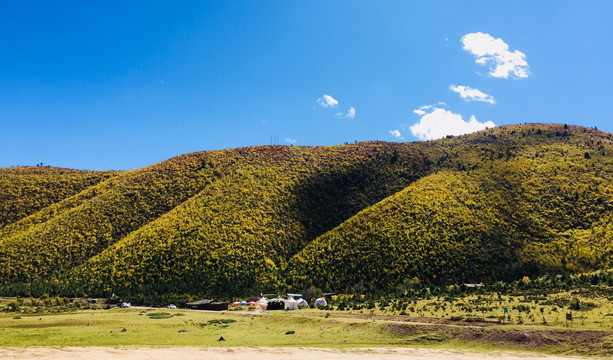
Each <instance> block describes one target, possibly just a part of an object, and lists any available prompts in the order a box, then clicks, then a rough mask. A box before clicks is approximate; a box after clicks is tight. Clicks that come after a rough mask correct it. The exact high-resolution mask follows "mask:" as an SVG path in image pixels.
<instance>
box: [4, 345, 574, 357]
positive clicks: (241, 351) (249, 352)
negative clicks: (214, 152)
mask: <svg viewBox="0 0 613 360" xmlns="http://www.w3.org/2000/svg"><path fill="white" fill-rule="evenodd" d="M407 358H410V359H422V360H431V359H432V360H433V359H442V360H475V359H476V360H494V359H503V360H504V359H507V360H520V359H521V360H570V359H574V360H577V359H580V358H577V357H572V358H570V357H558V356H548V355H539V354H534V353H514V352H500V351H493V352H488V353H473V352H468V351H456V350H441V349H420V348H360V349H345V350H337V349H320V348H236V347H226V348H196V347H174V348H147V347H139V348H135V347H126V348H117V349H115V348H106V347H80V348H77V347H65V348H60V349H51V348H18V349H17V348H13V349H0V359H6V360H9V359H11V360H12V359H20V360H21V359H36V360H56V359H65V360H85V359H87V360H92V359H100V360H111V359H130V360H168V359H181V360H192V359H207V360H239V359H250V360H287V359H316V360H349V359H352V360H353V359H358V360H362V359H363V360H367V359H368V360H384V359H385V360H396V359H407Z"/></svg>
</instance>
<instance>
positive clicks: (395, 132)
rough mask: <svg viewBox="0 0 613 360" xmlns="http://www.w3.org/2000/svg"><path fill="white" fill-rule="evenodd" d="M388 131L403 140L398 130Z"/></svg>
mask: <svg viewBox="0 0 613 360" xmlns="http://www.w3.org/2000/svg"><path fill="white" fill-rule="evenodd" d="M389 133H390V134H392V136H393V137H395V138H396V139H399V140H403V139H404V138H403V137H402V134H401V133H400V131H398V130H390V131H389Z"/></svg>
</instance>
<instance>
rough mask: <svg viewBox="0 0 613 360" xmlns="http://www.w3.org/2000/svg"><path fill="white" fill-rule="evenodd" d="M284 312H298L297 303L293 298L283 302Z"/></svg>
mask: <svg viewBox="0 0 613 360" xmlns="http://www.w3.org/2000/svg"><path fill="white" fill-rule="evenodd" d="M285 310H298V303H297V302H296V300H294V298H293V297H291V296H290V297H289V298H288V299H287V300H285Z"/></svg>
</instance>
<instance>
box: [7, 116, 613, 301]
mask: <svg viewBox="0 0 613 360" xmlns="http://www.w3.org/2000/svg"><path fill="white" fill-rule="evenodd" d="M612 141H613V139H612V135H611V134H609V133H606V132H601V131H597V130H595V129H588V128H582V127H576V126H566V125H555V124H526V125H515V126H505V127H498V128H493V129H488V130H485V131H482V132H478V133H473V134H469V135H463V136H458V137H449V138H446V139H440V140H436V141H429V142H417V143H383V142H367V143H356V144H346V145H342V146H332V147H297V146H256V147H250V148H238V149H230V150H220V151H208V152H201V153H193V154H186V155H182V156H178V157H175V158H172V159H169V160H167V161H163V162H160V163H158V164H154V165H151V166H148V167H145V168H142V169H137V170H132V171H117V172H85V171H76V170H75V171H72V170H70V171H69V170H64V169H56V168H45V167H36V168H5V169H0V185H1V186H0V199H2V202H1V204H2V205H1V206H0V212H2V214H1V215H0V219H3V220H2V221H3V223H0V262H1V263H2V264H3V266H2V267H1V268H0V294H2V295H7V296H21V297H40V296H42V295H43V294H49V295H51V296H56V295H58V296H61V297H65V296H66V297H85V296H90V297H91V296H95V297H110V296H111V294H113V293H114V294H117V295H119V296H121V297H123V298H126V299H130V300H134V301H137V302H141V303H152V304H153V303H157V304H163V303H166V302H168V301H169V300H175V299H187V298H190V297H196V298H197V297H213V298H222V299H230V298H233V297H239V296H249V295H253V294H259V293H269V292H284V291H288V290H290V291H302V290H304V289H308V288H310V287H315V288H319V289H321V290H322V291H326V292H327V291H333V292H350V291H351V289H352V288H354V287H356V286H362V287H364V288H365V289H367V291H368V292H369V293H379V294H382V293H396V292H397V290H398V289H401V290H402V289H406V288H410V286H411V284H412V283H413V282H419V283H421V284H423V285H424V286H426V285H427V286H430V287H431V288H434V287H439V288H440V287H446V286H451V285H453V284H462V283H464V282H467V283H481V282H483V283H484V284H495V283H496V282H497V281H504V282H509V281H514V280H517V279H522V278H523V277H524V276H527V277H529V278H532V279H535V278H537V277H539V276H541V275H544V274H578V273H584V272H585V273H589V272H593V271H597V270H601V269H609V268H611V267H612V265H611V259H612V258H613V225H612V224H613V221H612V220H613V219H612V217H613V205H611V197H612V195H613V184H612V183H611V182H612V179H613V176H612V175H613V158H612V156H611V154H612V146H611V145H612ZM54 187H57V188H61V189H65V190H62V191H58V192H57V193H56V192H54V191H52V190H53V189H54ZM50 189H51V190H50ZM50 194H54V195H53V196H51V195H50ZM24 198H27V199H28V200H27V201H26V200H23V199H24ZM38 199H39V200H38ZM7 209H8V210H7ZM11 209H19V211H18V214H19V215H15V216H13V215H7V214H8V213H11V214H12V212H11V211H12V210H11Z"/></svg>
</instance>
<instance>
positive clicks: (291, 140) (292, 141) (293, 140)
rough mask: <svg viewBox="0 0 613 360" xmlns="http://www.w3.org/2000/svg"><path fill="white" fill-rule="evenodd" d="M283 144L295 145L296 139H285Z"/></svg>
mask: <svg viewBox="0 0 613 360" xmlns="http://www.w3.org/2000/svg"><path fill="white" fill-rule="evenodd" d="M285 142H286V143H290V144H295V143H296V139H290V138H287V139H285Z"/></svg>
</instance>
